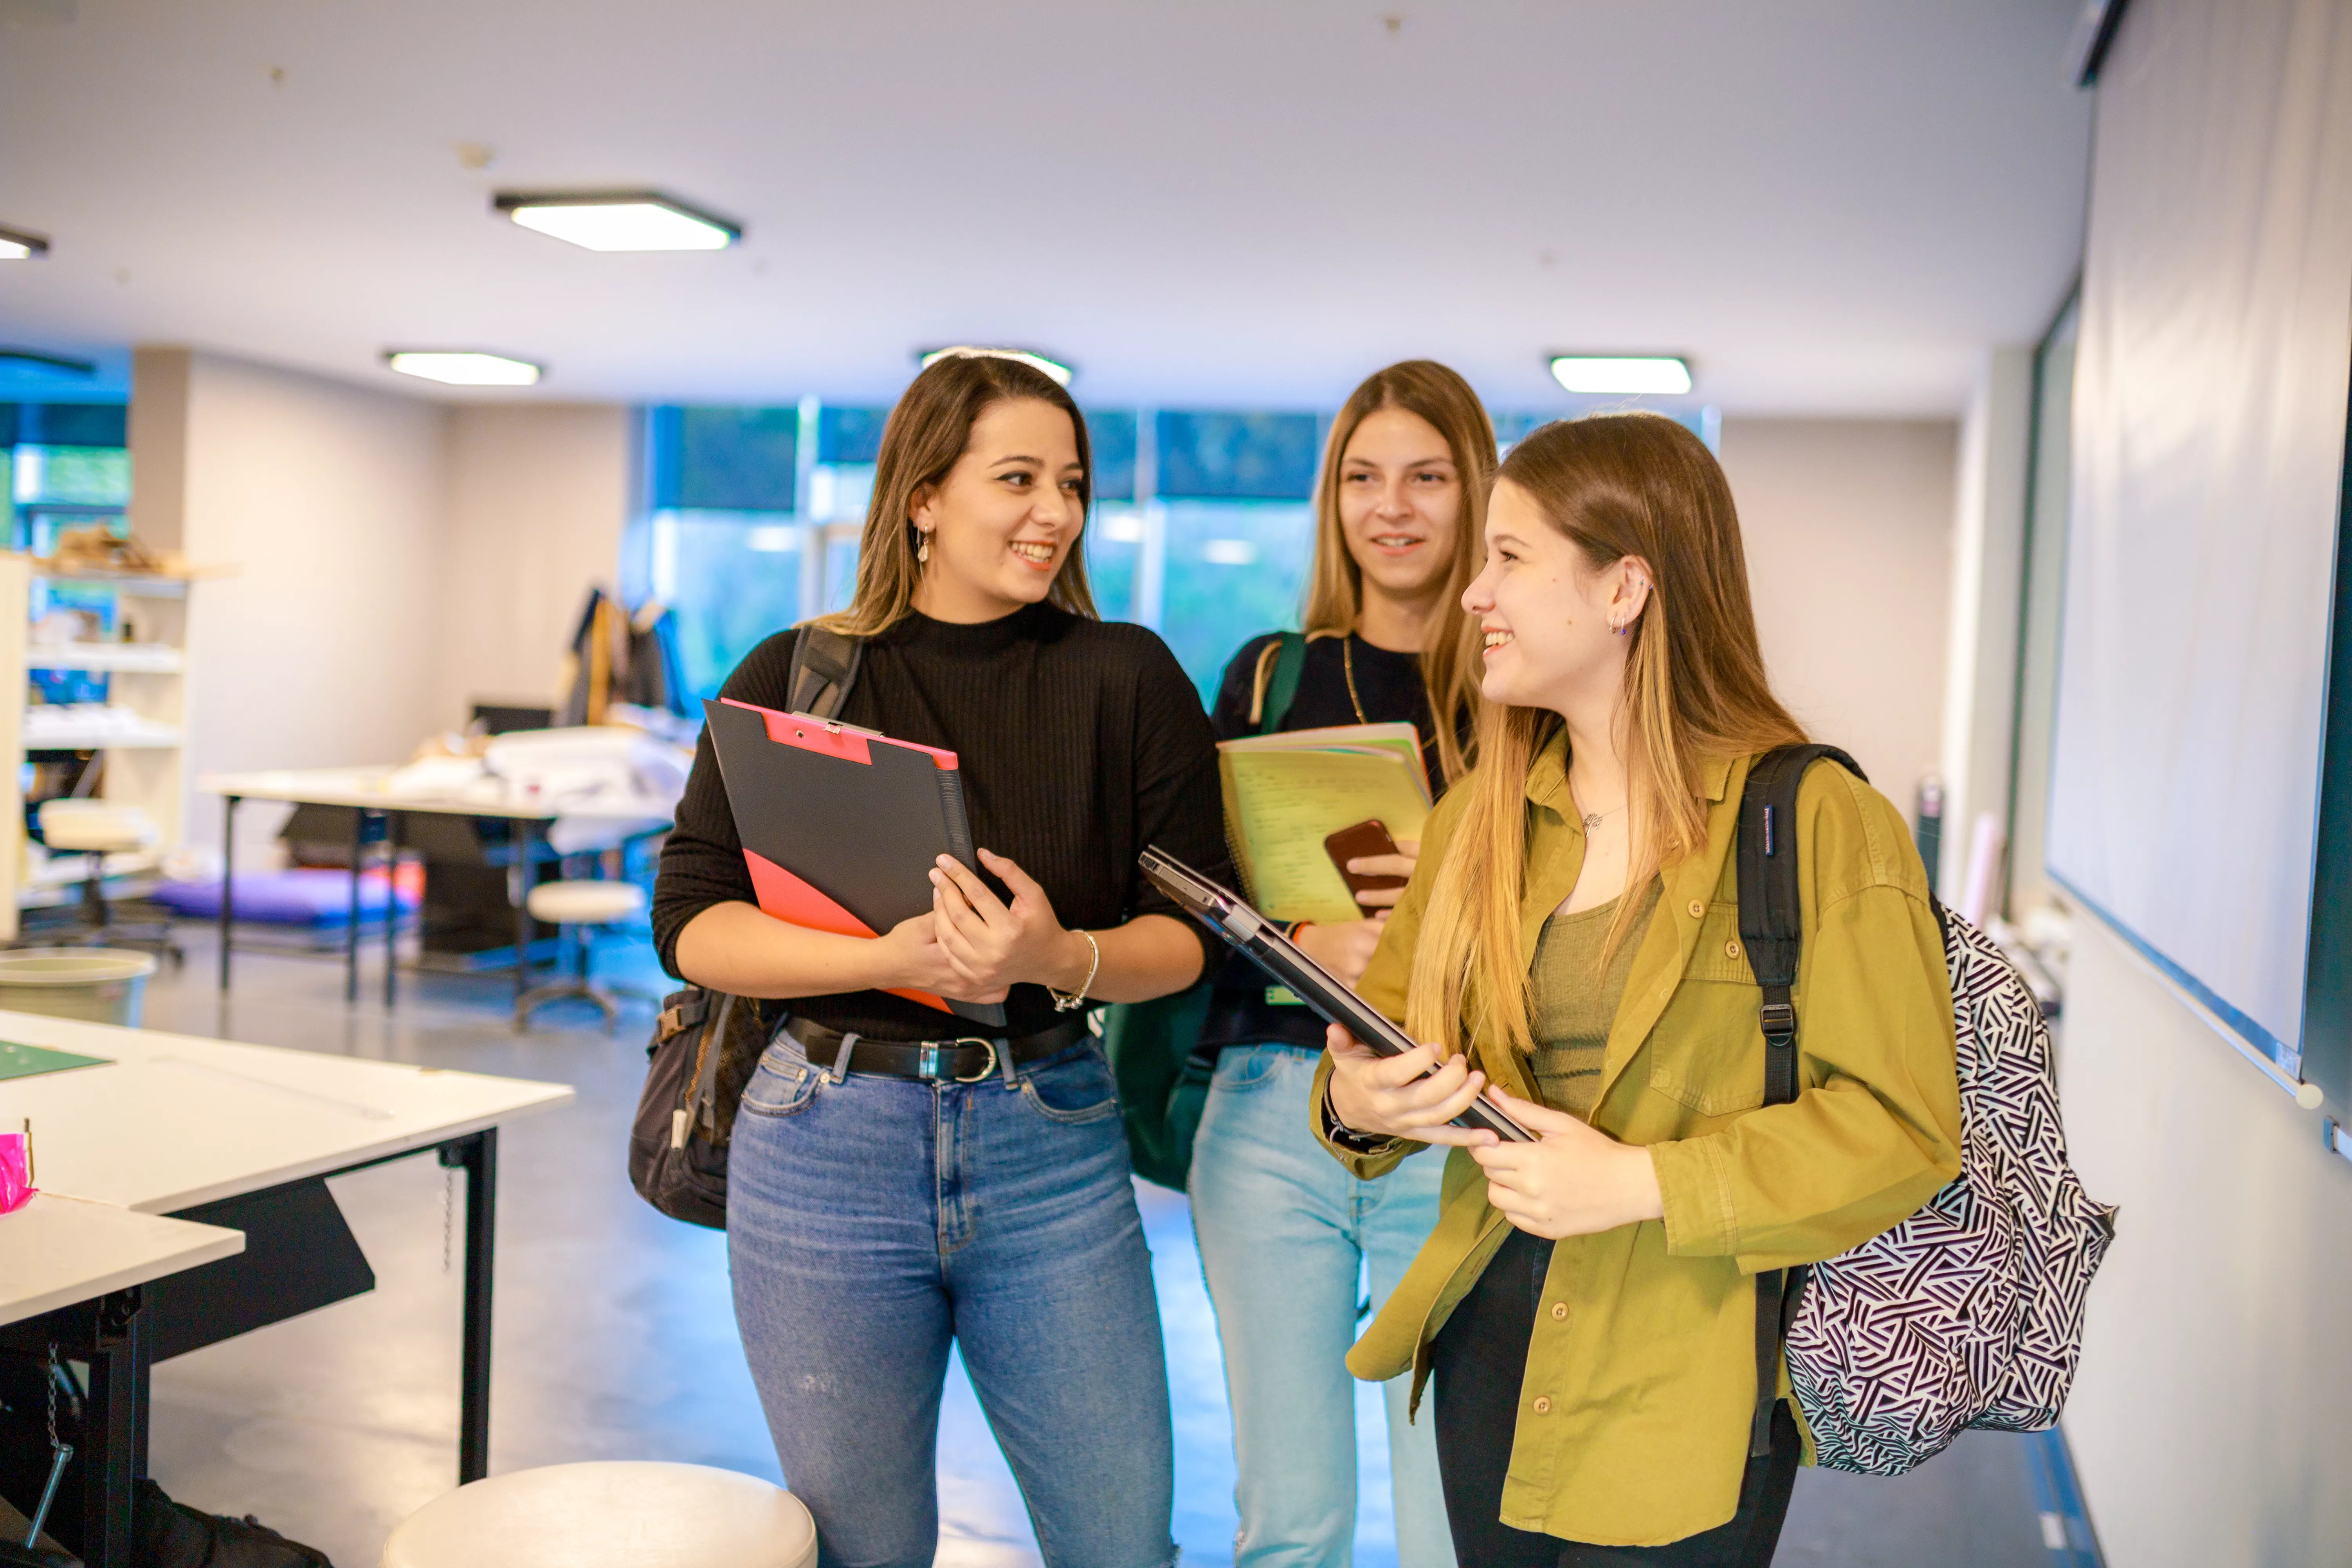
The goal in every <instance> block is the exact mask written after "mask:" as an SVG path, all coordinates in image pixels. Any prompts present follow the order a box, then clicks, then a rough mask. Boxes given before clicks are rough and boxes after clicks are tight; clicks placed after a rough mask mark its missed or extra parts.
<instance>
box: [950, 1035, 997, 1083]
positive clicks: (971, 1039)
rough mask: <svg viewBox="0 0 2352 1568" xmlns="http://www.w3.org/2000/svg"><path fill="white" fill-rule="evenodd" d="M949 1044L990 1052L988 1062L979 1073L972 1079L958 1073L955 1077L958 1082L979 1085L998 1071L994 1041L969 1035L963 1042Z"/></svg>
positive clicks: (972, 1076) (957, 1041) (956, 1041)
mask: <svg viewBox="0 0 2352 1568" xmlns="http://www.w3.org/2000/svg"><path fill="white" fill-rule="evenodd" d="M949 1043H950V1044H951V1045H958V1046H979V1047H982V1048H983V1049H985V1050H986V1051H987V1052H988V1061H987V1063H986V1064H985V1065H984V1066H982V1068H981V1069H980V1070H979V1071H978V1072H976V1073H974V1074H972V1075H971V1077H970V1078H966V1077H964V1076H963V1075H962V1074H961V1073H958V1074H956V1075H955V1081H956V1082H958V1083H978V1082H980V1081H981V1080H982V1079H985V1078H987V1077H988V1075H989V1074H990V1073H992V1072H994V1071H995V1070H996V1042H995V1041H994V1040H987V1039H982V1038H981V1037H978V1036H976V1035H967V1036H965V1037H963V1038H962V1039H961V1040H953V1041H950V1042H949Z"/></svg>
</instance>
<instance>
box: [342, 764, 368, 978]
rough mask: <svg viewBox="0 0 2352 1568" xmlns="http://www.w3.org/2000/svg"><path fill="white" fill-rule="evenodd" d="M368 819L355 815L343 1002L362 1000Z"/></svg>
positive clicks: (355, 812)
mask: <svg viewBox="0 0 2352 1568" xmlns="http://www.w3.org/2000/svg"><path fill="white" fill-rule="evenodd" d="M367 819H368V814H367V813H366V812H365V811H363V810H358V809H354V810H353V811H352V909H351V913H352V921H351V925H350V927H349V929H347V930H346V931H344V932H343V1000H344V1001H345V1002H350V1003H356V1002H358V1001H359V999H360V863H361V861H362V859H363V858H365V857H366V855H367Z"/></svg>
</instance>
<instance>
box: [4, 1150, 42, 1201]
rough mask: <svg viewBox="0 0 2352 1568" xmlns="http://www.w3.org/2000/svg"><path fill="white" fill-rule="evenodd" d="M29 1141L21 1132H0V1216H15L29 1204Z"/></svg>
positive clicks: (30, 1181)
mask: <svg viewBox="0 0 2352 1568" xmlns="http://www.w3.org/2000/svg"><path fill="white" fill-rule="evenodd" d="M39 1190H40V1189H38V1188H37V1187H36V1186H34V1185H33V1149H32V1139H31V1138H30V1136H29V1135H27V1134H26V1133H23V1132H0V1214H15V1213H16V1211H17V1210H18V1209H20V1208H23V1207H24V1206H25V1205H26V1204H28V1203H30V1202H32V1201H33V1194H35V1193H36V1192H37V1191H39Z"/></svg>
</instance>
